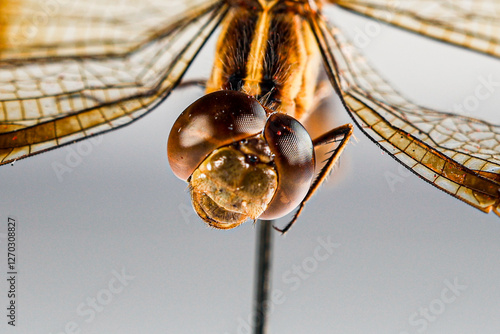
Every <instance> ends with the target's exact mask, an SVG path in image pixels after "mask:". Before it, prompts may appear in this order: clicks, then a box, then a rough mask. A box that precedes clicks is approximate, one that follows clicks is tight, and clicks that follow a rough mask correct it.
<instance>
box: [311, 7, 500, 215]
mask: <svg viewBox="0 0 500 334" xmlns="http://www.w3.org/2000/svg"><path fill="white" fill-rule="evenodd" d="M310 25H311V27H312V29H313V31H314V34H315V35H316V38H317V41H318V44H319V46H320V49H321V52H322V55H323V60H324V64H325V67H326V70H327V73H328V75H329V77H330V79H331V81H332V84H333V85H334V87H335V88H336V90H337V92H338V93H339V96H340V97H341V99H342V102H343V104H344V106H345V107H346V109H347V110H348V112H349V113H350V115H351V117H352V118H353V119H354V121H355V122H356V123H357V125H358V126H359V128H360V129H361V130H362V131H363V132H364V133H365V134H366V135H367V136H368V137H369V138H371V139H372V140H373V141H374V142H376V143H377V144H378V145H379V146H380V147H381V148H382V149H383V150H385V151H386V152H388V153H389V154H390V155H391V156H392V157H394V158H395V159H396V160H397V161H399V162H400V163H401V164H403V165H405V166H406V167H407V168H409V169H410V170H412V171H413V172H414V173H415V174H417V175H419V176H420V177H421V178H423V179H425V180H426V181H428V182H429V183H431V184H432V185H434V186H436V187H438V188H440V189H442V190H444V191H445V192H447V193H449V194H451V195H453V196H455V197H457V198H459V199H461V200H463V201H465V202H467V203H468V204H470V205H473V206H474V207H476V208H478V209H480V210H482V211H484V212H489V211H491V210H494V211H495V212H496V213H497V214H499V209H500V126H498V125H494V124H490V123H487V122H484V121H481V120H477V119H473V118H468V117H462V116H459V115H455V114H451V113H444V112H438V111H435V110H431V109H427V108H424V107H421V106H418V105H416V104H414V103H412V102H411V101H409V100H407V99H405V98H404V97H402V96H401V94H399V93H398V92H397V91H395V90H394V89H393V88H392V87H391V86H390V85H389V84H388V83H387V82H386V81H385V80H384V79H382V77H381V76H380V75H379V74H378V73H377V72H375V71H374V70H373V68H371V67H370V66H369V64H368V63H367V62H366V60H365V58H363V56H362V55H361V54H360V53H359V52H358V51H357V50H356V49H355V48H354V47H353V46H352V45H351V44H349V43H348V42H347V41H346V39H345V38H344V36H343V35H342V34H341V33H340V31H339V30H338V29H336V28H331V27H329V26H328V25H327V23H326V22H325V21H324V20H323V19H322V18H321V17H319V16H318V17H313V18H311V19H310Z"/></svg>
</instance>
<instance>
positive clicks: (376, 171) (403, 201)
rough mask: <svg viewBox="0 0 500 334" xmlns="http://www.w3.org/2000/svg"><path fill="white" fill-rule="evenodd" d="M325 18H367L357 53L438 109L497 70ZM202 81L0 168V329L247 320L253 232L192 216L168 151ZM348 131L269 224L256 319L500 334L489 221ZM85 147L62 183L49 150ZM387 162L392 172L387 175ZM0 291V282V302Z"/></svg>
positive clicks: (494, 223) (231, 329) (280, 328)
mask: <svg viewBox="0 0 500 334" xmlns="http://www.w3.org/2000/svg"><path fill="white" fill-rule="evenodd" d="M329 15H330V16H331V17H335V18H337V21H338V22H339V24H341V25H342V26H343V27H344V31H346V32H347V33H349V34H351V36H356V34H359V31H365V32H366V31H370V32H371V33H372V35H373V37H371V38H370V41H369V43H367V45H363V46H364V47H363V51H364V52H365V54H366V55H367V56H369V59H370V60H371V62H372V63H373V64H374V65H375V66H376V67H377V68H378V69H379V70H380V71H381V72H382V73H384V75H385V76H386V77H387V78H389V80H390V81H391V82H392V83H394V85H395V86H396V87H397V88H398V89H400V90H401V91H403V92H404V93H406V94H407V95H408V96H409V97H411V98H413V99H414V100H415V101H417V102H419V103H422V104H425V105H427V106H430V107H434V108H438V109H447V110H450V109H451V108H453V105H454V104H457V103H463V101H464V99H465V98H467V97H468V96H470V95H473V94H474V91H475V89H476V87H477V86H478V85H479V84H480V82H479V78H480V77H484V78H487V77H488V75H489V74H490V73H492V74H493V78H494V79H495V81H496V82H500V62H499V61H498V60H494V59H491V58H488V57H485V56H481V55H478V54H475V53H472V52H467V51H465V50H461V49H457V48H453V47H449V46H444V45H441V44H439V43H437V42H434V41H429V40H427V39H424V38H421V37H417V36H415V35H413V34H410V33H407V32H401V31H398V30H395V29H392V28H388V27H385V26H383V25H378V26H372V25H370V24H369V23H367V22H369V21H367V20H366V19H363V18H359V17H355V16H352V15H350V14H346V13H344V12H340V11H337V10H334V11H332V12H331V13H329ZM376 25H377V24H376ZM379 28H380V31H379V30H378V29H379ZM366 29H372V30H366ZM373 32H376V33H373ZM213 52H214V46H213V43H211V44H210V45H208V46H207V47H206V49H205V52H204V53H203V54H202V55H201V56H200V57H198V61H197V62H196V63H195V65H194V66H193V68H192V69H191V70H190V72H189V77H195V78H200V77H202V78H206V77H207V76H208V73H209V69H210V63H211V59H213ZM499 89H500V87H496V91H495V92H494V95H493V96H491V97H490V98H488V99H486V100H484V101H481V102H480V105H479V108H478V109H477V110H475V111H474V113H476V112H477V115H478V117H483V115H484V113H485V112H488V111H489V112H492V111H495V112H496V115H498V111H497V110H498V106H499V105H500V97H499V96H500V94H499V93H498V90H499ZM201 94H202V92H201V90H200V89H198V88H190V89H184V90H177V91H176V92H175V93H173V94H172V95H171V96H170V97H169V99H168V100H167V101H166V102H165V103H163V104H162V105H161V106H160V107H158V108H157V110H155V111H154V112H153V113H152V114H150V115H148V116H146V117H145V118H143V119H141V120H139V121H137V122H136V123H134V124H133V125H131V126H129V127H126V128H125V129H122V130H118V131H116V132H114V133H110V134H106V135H105V136H103V137H102V138H101V140H100V141H98V142H94V143H92V142H86V144H77V145H72V146H69V147H66V148H62V149H58V150H55V151H52V152H49V153H45V154H42V155H39V156H36V157H33V158H30V159H26V160H22V161H18V162H17V163H16V164H15V165H14V166H4V167H2V168H0V177H1V180H2V182H1V189H0V220H1V221H2V224H1V225H0V233H2V234H1V235H0V247H1V248H0V249H2V250H1V251H0V254H3V255H1V256H0V265H1V268H2V269H1V271H2V273H3V274H2V275H1V276H0V277H4V276H5V272H6V269H5V268H6V267H5V263H6V255H5V254H6V250H5V248H6V240H5V233H6V221H7V217H8V216H9V215H14V216H15V217H17V219H18V221H19V227H18V248H19V253H18V262H19V263H18V270H19V272H20V274H19V276H18V284H19V285H18V293H19V295H18V299H17V303H18V319H17V321H18V326H17V327H16V328H15V329H12V328H10V326H7V325H6V317H5V313H6V311H5V308H3V307H2V309H4V311H2V312H1V317H0V319H3V320H2V321H1V324H0V328H1V329H0V331H1V332H7V333H53V334H55V333H65V327H66V326H68V327H71V326H73V325H72V324H71V323H72V322H73V323H75V324H77V325H78V328H79V330H80V331H81V333H231V334H233V333H248V327H247V325H246V324H247V323H248V318H249V315H250V314H251V302H252V297H253V279H254V273H253V269H254V254H255V249H254V248H255V232H256V229H255V227H254V226H253V225H252V224H251V223H248V222H247V223H245V224H244V225H243V226H241V227H239V228H237V229H234V230H231V231H217V230H213V229H209V228H207V227H205V226H204V224H203V223H202V222H201V221H199V219H198V218H196V216H195V214H194V213H193V211H192V209H191V204H190V201H189V195H188V192H187V188H186V184H185V183H183V182H182V181H180V180H178V179H176V178H175V176H174V175H173V174H172V172H171V171H170V169H169V167H168V164H167V161H166V138H167V136H168V133H169V130H170V127H171V125H172V123H173V121H174V120H175V118H176V117H177V115H178V114H179V113H180V112H181V111H182V110H183V109H184V108H185V107H186V106H187V105H189V104H190V103H191V102H192V101H194V100H195V99H196V98H198V97H199V96H201ZM332 109H335V114H334V115H335V120H334V125H332V126H335V125H340V124H344V123H346V122H349V121H350V120H349V118H348V116H347V114H346V113H345V112H344V111H343V110H342V109H341V107H340V106H339V105H338V104H336V105H334V106H333V107H332ZM484 117H486V116H484ZM495 117H496V119H495ZM490 120H493V121H496V123H498V116H493V114H492V113H491V114H490ZM356 137H357V139H358V141H357V142H353V143H352V144H351V145H349V146H348V148H347V150H346V152H345V154H344V155H343V157H342V158H341V164H340V167H339V168H337V170H336V171H335V172H334V174H333V175H332V177H331V178H330V180H329V182H328V183H327V184H326V185H324V186H323V187H322V188H321V189H320V191H319V192H318V193H317V194H316V195H315V197H314V198H313V199H312V200H311V201H310V203H309V204H308V206H307V208H306V210H304V213H303V215H302V216H301V218H300V220H299V222H298V223H297V225H296V226H295V227H294V228H293V229H292V230H291V231H290V233H289V234H288V235H287V236H286V237H280V236H279V235H278V234H275V235H274V238H275V241H276V243H275V253H274V268H273V287H274V289H275V291H276V293H277V294H279V296H280V297H279V298H278V299H277V300H276V301H275V304H274V307H273V312H272V314H271V322H270V333H318V334H319V333H384V334H385V333H394V334H403V333H410V334H413V333H421V332H426V333H483V334H488V333H498V331H499V330H500V317H498V314H499V312H500V305H499V304H500V290H499V288H498V282H499V281H500V268H499V263H498V261H499V260H498V259H499V258H500V243H499V240H500V221H499V218H498V217H496V216H495V215H494V214H490V215H486V214H483V213H481V212H479V211H477V210H475V209H473V208H471V207H469V206H467V205H465V204H463V203H461V202H460V201H458V200H456V199H454V198H452V197H451V196H448V195H446V194H445V193H443V192H441V191H439V190H437V189H435V188H433V187H431V186H430V185H428V184H427V183H426V182H424V181H422V180H420V179H418V178H417V177H415V176H413V175H408V173H407V172H406V170H404V169H403V168H401V167H399V165H398V164H397V163H396V162H395V161H394V160H393V159H392V158H390V157H389V156H388V155H387V154H383V153H382V152H381V151H380V150H379V149H378V148H377V147H376V146H375V145H374V144H372V143H371V141H370V140H369V139H367V138H366V137H365V136H364V135H363V134H362V133H361V132H360V131H359V130H356ZM78 145H86V146H78ZM89 147H90V148H91V149H90V150H91V152H90V154H88V155H85V156H81V158H82V159H81V161H80V163H79V164H77V165H76V166H74V167H71V173H67V174H64V175H63V179H62V182H60V181H59V180H58V178H57V175H56V173H55V172H54V170H53V164H54V162H57V163H61V164H67V162H66V159H68V156H69V155H71V154H72V153H71V152H75V151H76V150H77V149H80V150H83V149H85V148H89ZM391 176H392V177H394V176H399V179H398V180H399V181H401V182H398V183H397V184H395V186H394V187H393V188H392V189H391V187H390V186H389V183H388V182H387V180H386V178H387V177H391ZM318 238H323V239H324V240H326V239H327V238H330V240H331V241H333V242H334V243H338V244H340V245H339V246H338V248H336V249H335V251H334V252H333V253H332V254H331V255H330V254H328V256H326V253H323V250H321V251H320V253H318V251H317V250H316V249H317V248H318V246H319V245H320V242H319V241H318ZM315 254H316V256H317V255H318V254H321V260H320V261H318V258H315ZM294 268H303V269H302V270H303V271H302V272H303V273H305V274H302V277H301V276H299V275H298V274H295V273H294V272H293V270H294ZM122 270H124V272H125V273H127V275H130V276H133V279H131V280H130V281H128V282H127V286H125V287H123V289H122V291H121V292H119V293H111V294H110V292H109V287H108V284H109V283H110V281H112V280H113V277H114V274H113V273H114V271H117V272H120V271H122ZM307 271H309V273H307ZM306 274H307V275H306ZM446 280H448V281H449V282H453V281H454V280H456V281H457V282H458V283H459V284H460V285H462V286H465V287H464V288H463V291H460V292H459V293H458V295H456V296H455V298H454V299H455V300H454V301H453V302H451V303H449V304H444V303H442V298H443V297H442V292H443V289H445V288H446V286H447V285H446V283H445V281H446ZM116 286H119V284H117V285H116ZM6 293H7V285H6V281H5V280H4V279H2V280H1V281H0V305H6V303H7V297H6ZM445 293H447V294H446V296H448V297H450V296H453V294H451V293H450V292H445ZM109 296H111V299H110V300H103V298H106V297H109ZM96 297H99V298H100V300H101V301H105V302H108V303H107V304H106V305H104V306H103V309H102V311H101V312H96V314H95V317H94V318H93V319H89V316H88V315H85V316H81V315H80V314H79V313H78V312H77V308H78V307H79V306H81V304H82V303H83V305H84V306H83V310H87V311H88V310H89V309H90V308H89V307H88V306H86V305H85V304H86V303H87V300H88V298H96ZM440 300H441V302H440ZM439 305H445V307H444V309H439V308H438V309H436V307H438V306H439ZM429 307H431V308H432V307H434V310H435V311H436V310H437V311H436V312H437V313H439V314H437V315H435V317H434V318H432V319H433V320H432V321H430V320H423V319H425V318H424V317H423V316H421V315H420V312H421V311H422V310H423V308H429ZM415 313H416V315H415ZM87 314H88V313H87ZM431 314H432V313H431ZM412 317H413V319H414V321H419V322H418V325H416V324H415V323H412V322H410V320H409V319H410V318H412ZM89 320H90V321H89ZM424 327H425V328H424ZM66 332H67V333H70V332H71V331H70V330H68V331H66ZM75 332H78V331H75Z"/></svg>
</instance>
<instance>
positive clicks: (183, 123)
mask: <svg viewBox="0 0 500 334" xmlns="http://www.w3.org/2000/svg"><path fill="white" fill-rule="evenodd" d="M266 119H267V116H266V111H265V110H264V108H263V107H262V106H261V105H260V103H259V102H258V101H257V100H255V99H254V98H253V97H251V96H249V95H247V94H244V93H241V92H237V91H229V90H227V91H217V92H213V93H210V94H207V95H205V96H203V97H201V98H200V99H198V100H197V101H195V102H194V103H193V104H191V105H190V106H189V107H187V108H186V110H184V111H183V112H182V114H181V115H180V116H179V118H177V120H176V121H175V123H174V125H173V126H172V130H171V131H170V135H169V137H168V144H167V150H168V162H169V163H170V167H171V168H172V171H173V172H174V174H175V175H176V176H177V177H178V178H180V179H183V180H187V179H188V178H189V177H190V176H191V174H192V173H193V172H194V170H195V169H196V168H197V167H198V166H199V165H200V163H201V162H202V161H203V160H205V158H206V157H208V156H209V155H210V154H211V153H212V151H214V150H215V149H217V148H219V147H222V146H225V145H229V144H231V143H232V142H237V141H239V140H242V139H244V138H247V137H250V136H253V135H256V134H258V133H260V132H262V129H263V128H264V125H265V124H266Z"/></svg>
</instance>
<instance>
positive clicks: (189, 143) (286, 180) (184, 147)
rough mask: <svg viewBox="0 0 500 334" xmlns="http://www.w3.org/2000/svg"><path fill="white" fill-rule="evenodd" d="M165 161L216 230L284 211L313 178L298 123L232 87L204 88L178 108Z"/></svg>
mask: <svg viewBox="0 0 500 334" xmlns="http://www.w3.org/2000/svg"><path fill="white" fill-rule="evenodd" d="M168 159H169V163H170V166H171V168H172V170H173V172H174V174H175V175H176V176H178V177H179V178H181V179H183V180H186V181H187V182H189V185H190V191H191V198H192V202H193V207H194V209H195V211H196V212H197V213H198V215H199V216H200V217H201V218H202V219H203V220H204V221H205V222H206V223H207V224H209V225H210V226H213V227H216V228H220V229H229V228H233V227H236V226H238V225H240V224H241V223H243V222H244V221H245V220H247V219H253V220H255V219H257V218H261V219H275V218H279V217H282V216H284V215H286V214H288V213H289V212H291V211H292V210H293V209H294V208H295V207H296V206H297V205H298V204H300V202H301V201H302V199H303V198H304V197H305V195H306V194H307V191H308V190H309V187H310V185H311V182H312V179H313V176H314V148H313V145H312V141H311V138H310V137H309V134H308V133H307V131H306V130H305V128H304V127H303V126H302V125H301V124H300V123H299V122H298V121H297V120H295V119H294V118H292V117H290V116H287V115H285V114H281V113H272V112H271V111H269V110H266V109H265V108H264V107H263V106H262V105H261V104H260V103H259V102H258V101H257V100H256V99H254V98H253V97H251V96H249V95H247V94H244V93H241V92H237V91H218V92H214V93H210V94H207V95H205V96H204V97H202V98H200V99H198V100H197V101H195V102H194V103H193V104H191V105H190V106H189V107H188V108H187V109H186V110H184V112H183V113H182V114H181V115H180V116H179V118H178V119H177V121H176V122H175V123H174V125H173V127H172V130H171V132H170V136H169V139H168Z"/></svg>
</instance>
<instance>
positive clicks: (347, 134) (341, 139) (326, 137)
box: [274, 124, 354, 234]
mask: <svg viewBox="0 0 500 334" xmlns="http://www.w3.org/2000/svg"><path fill="white" fill-rule="evenodd" d="M353 130H354V128H353V126H352V124H345V125H342V126H339V127H337V128H335V129H332V130H330V131H328V132H327V133H325V134H323V135H321V136H319V137H318V138H316V139H314V140H313V144H314V148H315V149H316V148H318V147H320V146H322V145H327V144H331V143H333V142H338V145H337V147H336V148H335V149H333V150H332V151H330V152H329V153H330V155H329V157H328V158H327V159H326V163H325V165H324V166H323V168H321V170H320V172H319V173H318V175H317V176H316V179H315V180H314V181H313V183H312V185H311V187H310V188H309V191H308V192H307V195H306V197H304V199H303V200H302V202H300V204H299V206H298V208H297V211H296V212H295V214H294V215H293V218H292V220H291V221H290V222H289V223H288V224H287V225H286V226H285V227H284V228H282V229H280V228H278V227H276V226H274V229H275V230H277V231H278V232H281V233H282V234H285V233H286V232H287V231H288V230H289V229H290V228H291V227H292V225H293V224H294V223H295V221H296V220H297V218H298V217H299V215H300V213H301V212H302V210H303V209H304V207H305V205H306V202H307V201H308V200H309V199H310V198H311V197H312V195H313V194H314V193H315V192H316V190H318V188H319V187H320V186H321V184H322V183H323V181H325V180H326V178H327V176H328V175H329V173H330V171H331V170H332V168H333V166H334V165H335V163H336V162H337V161H338V159H339V157H340V155H341V154H342V152H343V151H344V149H345V148H346V146H347V143H348V142H349V139H350V138H351V136H352V133H353Z"/></svg>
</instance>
